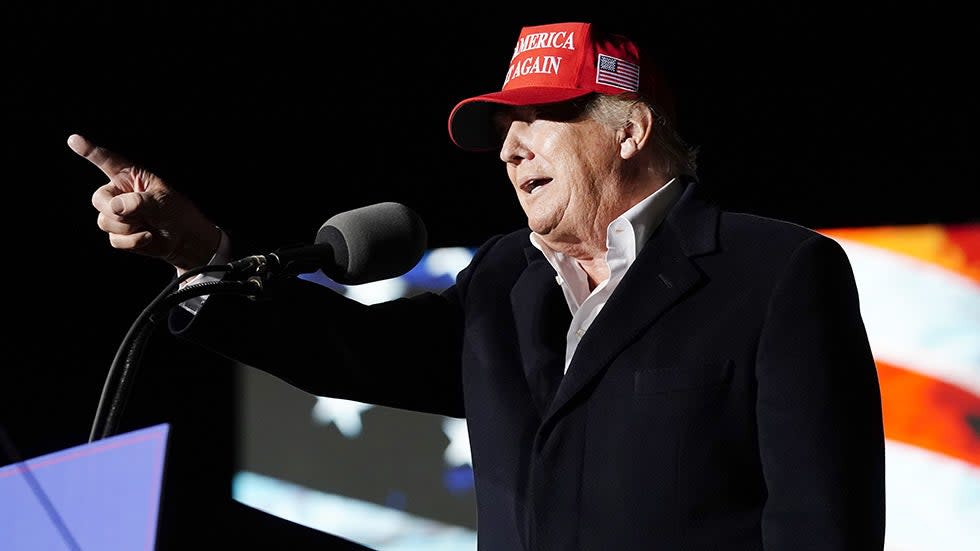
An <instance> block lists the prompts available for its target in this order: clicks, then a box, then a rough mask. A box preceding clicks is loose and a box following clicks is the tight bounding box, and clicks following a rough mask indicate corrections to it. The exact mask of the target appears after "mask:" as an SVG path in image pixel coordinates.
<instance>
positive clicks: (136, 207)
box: [109, 191, 156, 221]
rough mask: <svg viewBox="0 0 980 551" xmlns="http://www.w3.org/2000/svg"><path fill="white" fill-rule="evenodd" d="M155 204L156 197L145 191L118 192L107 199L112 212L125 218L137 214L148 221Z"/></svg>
mask: <svg viewBox="0 0 980 551" xmlns="http://www.w3.org/2000/svg"><path fill="white" fill-rule="evenodd" d="M155 206H156V199H155V198H154V197H153V195H152V194H151V193H149V192H146V191H131V192H128V193H120V194H119V195H116V196H115V197H113V198H112V200H111V201H109V208H110V209H111V210H112V212H113V213H114V214H116V215H118V216H123V217H127V218H132V217H137V216H138V217H140V218H143V219H144V220H148V221H149V220H151V219H152V218H153V216H152V211H153V210H154V208H155Z"/></svg>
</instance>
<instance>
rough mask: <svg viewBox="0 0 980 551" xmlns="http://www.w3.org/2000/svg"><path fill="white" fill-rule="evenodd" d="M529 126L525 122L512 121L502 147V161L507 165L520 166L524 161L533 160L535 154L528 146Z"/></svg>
mask: <svg viewBox="0 0 980 551" xmlns="http://www.w3.org/2000/svg"><path fill="white" fill-rule="evenodd" d="M527 131H528V124H527V123H526V122H524V121H519V120H515V121H511V123H510V126H509V127H508V128H507V135H506V136H504V143H503V144H501V145H500V160H501V161H503V162H505V163H512V164H519V163H520V162H521V161H523V160H524V159H533V158H534V153H533V152H532V151H531V148H530V146H529V145H528V139H527V138H528V136H527Z"/></svg>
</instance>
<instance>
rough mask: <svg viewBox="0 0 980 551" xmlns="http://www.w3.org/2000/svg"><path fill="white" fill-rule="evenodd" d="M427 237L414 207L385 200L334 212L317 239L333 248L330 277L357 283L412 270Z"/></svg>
mask: <svg viewBox="0 0 980 551" xmlns="http://www.w3.org/2000/svg"><path fill="white" fill-rule="evenodd" d="M338 233H339V236H340V237H341V238H342V243H340V244H338V243H337V241H338ZM427 240H428V235H427V232H426V229H425V224H424V223H423V222H422V219H421V217H419V215H418V214H417V213H416V212H415V211H413V210H411V209H409V208H408V207H406V206H405V205H402V204H400V203H394V202H386V203H377V204H374V205H368V206H366V207H361V208H357V209H354V210H349V211H346V212H342V213H339V214H336V215H334V216H333V217H331V218H330V219H329V220H327V221H326V222H324V224H323V226H321V227H320V231H319V232H317V238H316V243H317V244H321V243H330V244H331V245H334V248H335V250H336V252H335V259H334V266H333V267H335V268H336V273H333V274H331V273H327V275H328V276H329V277H331V278H332V279H333V280H335V281H337V282H338V283H342V284H345V285H359V284H362V283H368V282H371V281H378V280H381V279H389V278H392V277H397V276H400V275H402V274H404V273H405V272H407V271H409V270H411V269H412V268H413V267H415V265H416V264H417V263H418V261H419V260H420V259H421V258H422V255H423V254H424V253H425V248H426V245H427ZM338 245H342V246H338ZM345 257H346V258H345ZM345 265H346V269H345V268H344V266H345Z"/></svg>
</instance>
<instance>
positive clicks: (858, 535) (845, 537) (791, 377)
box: [756, 235, 885, 551]
mask: <svg viewBox="0 0 980 551" xmlns="http://www.w3.org/2000/svg"><path fill="white" fill-rule="evenodd" d="M756 377H757V381H758V395H757V402H756V415H757V422H758V429H759V447H760V455H761V459H762V467H763V474H764V476H765V481H766V486H767V492H768V497H767V501H766V505H765V510H764V512H763V517H762V529H763V540H764V543H765V548H766V549H767V550H794V551H801V550H808V549H813V550H818V549H819V550H821V551H829V550H861V551H867V550H874V549H878V550H880V549H882V548H883V546H884V530H885V495H884V494H885V486H884V431H883V427H882V417H881V396H880V393H879V386H878V378H877V371H876V368H875V363H874V358H873V356H872V353H871V349H870V346H869V343H868V337H867V333H866V330H865V327H864V322H863V319H862V317H861V313H860V308H859V300H858V294H857V289H856V286H855V283H854V276H853V273H852V269H851V266H850V263H849V261H848V259H847V256H846V254H845V252H844V250H843V249H842V248H841V247H840V245H839V244H838V243H837V242H835V241H833V240H831V239H829V238H827V237H825V236H822V235H815V236H813V237H811V238H809V239H808V240H807V241H805V242H804V243H802V244H801V245H800V246H799V247H798V249H797V250H796V251H795V252H794V254H793V255H792V258H791V260H790V262H789V263H788V265H787V266H786V267H785V270H784V272H783V274H782V276H781V277H780V279H779V282H778V284H777V285H776V287H775V289H774V292H773V294H772V296H771V299H770V303H769V307H768V312H767V316H766V321H765V325H764V328H763V331H762V335H761V338H760V342H759V349H758V355H757V363H756Z"/></svg>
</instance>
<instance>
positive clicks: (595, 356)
mask: <svg viewBox="0 0 980 551" xmlns="http://www.w3.org/2000/svg"><path fill="white" fill-rule="evenodd" d="M693 188H694V186H693V184H691V185H689V186H688V189H687V190H686V191H685V192H684V194H683V195H682V197H681V198H680V199H679V200H678V202H677V204H676V205H675V206H674V208H673V209H672V210H671V212H670V214H669V215H668V217H667V219H666V220H664V222H663V223H662V224H661V226H660V227H659V228H658V229H657V231H655V232H654V234H653V236H651V238H650V239H649V240H648V241H647V243H646V245H645V246H644V248H643V250H642V251H641V252H640V254H639V255H638V256H637V258H636V261H635V262H634V263H633V266H631V267H630V269H629V271H628V272H627V273H626V275H625V276H624V277H623V280H622V281H621V282H620V284H619V286H618V287H617V288H616V290H615V291H614V292H613V294H612V295H611V296H610V298H609V301H608V302H607V303H606V305H605V306H604V307H603V309H602V311H601V312H600V313H599V315H598V316H597V317H596V319H595V321H594V322H593V323H592V326H591V327H590V328H589V330H588V331H587V332H586V333H585V336H584V337H583V338H582V341H581V342H580V343H579V345H578V347H577V348H576V351H575V356H574V357H573V358H572V363H571V365H570V366H569V368H568V373H567V374H566V375H565V377H564V379H563V380H562V382H561V385H560V386H559V388H558V392H557V395H556V396H555V399H554V400H553V401H552V402H551V404H550V405H549V408H548V411H547V413H546V415H545V419H544V420H545V422H547V420H548V419H550V418H551V417H552V416H553V415H555V414H556V413H557V412H558V411H559V410H560V409H561V408H562V407H563V406H564V405H565V404H567V403H568V402H569V401H570V400H571V399H572V398H574V397H575V395H576V394H578V393H579V392H581V391H582V390H583V389H584V388H585V387H586V386H588V385H589V383H590V382H591V381H592V380H593V379H594V378H595V377H596V376H597V375H598V374H599V373H600V372H602V371H603V370H604V369H605V367H606V365H607V364H608V363H609V362H610V361H611V360H612V359H613V358H615V357H616V355H617V354H618V353H619V352H620V351H622V350H623V349H624V348H625V347H626V346H628V345H629V344H630V343H631V342H633V341H634V340H635V339H636V338H637V337H639V335H640V334H641V333H642V332H643V331H645V330H646V329H647V328H648V327H649V326H650V325H651V324H653V323H654V322H655V321H656V320H657V318H658V317H660V315H661V314H663V312H665V311H666V310H667V309H668V308H670V307H671V305H673V304H674V303H676V302H677V301H679V300H681V299H682V298H683V297H684V296H685V295H686V294H687V293H688V292H689V291H691V290H692V289H693V288H695V287H696V286H697V285H699V283H700V282H701V279H702V278H703V277H704V276H703V275H702V273H701V271H700V270H699V269H698V268H697V266H696V265H695V264H694V262H693V261H692V260H691V258H690V257H692V256H696V255H699V254H705V253H707V252H710V251H711V250H713V249H714V247H715V229H716V226H717V213H718V211H717V208H716V207H713V206H710V205H707V204H705V203H702V202H701V201H699V200H698V199H696V198H695V197H694V190H693Z"/></svg>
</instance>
